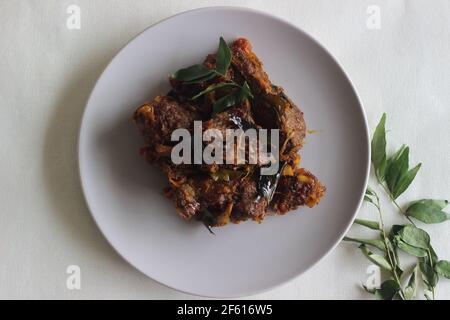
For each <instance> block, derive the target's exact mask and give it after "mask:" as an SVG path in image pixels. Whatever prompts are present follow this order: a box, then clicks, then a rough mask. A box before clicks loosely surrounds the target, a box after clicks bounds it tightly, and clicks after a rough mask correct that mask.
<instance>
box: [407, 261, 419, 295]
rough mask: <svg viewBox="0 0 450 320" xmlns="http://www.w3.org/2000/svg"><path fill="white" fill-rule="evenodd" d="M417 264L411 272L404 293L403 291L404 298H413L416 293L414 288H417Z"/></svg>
mask: <svg viewBox="0 0 450 320" xmlns="http://www.w3.org/2000/svg"><path fill="white" fill-rule="evenodd" d="M417 269H418V266H417V265H416V267H415V268H414V269H413V271H412V273H411V277H410V278H409V281H408V285H407V286H406V288H405V290H404V293H405V299H406V300H412V299H414V297H415V295H416V289H417V284H416V283H417V272H418V270H417Z"/></svg>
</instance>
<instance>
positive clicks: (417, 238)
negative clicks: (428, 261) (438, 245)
mask: <svg viewBox="0 0 450 320" xmlns="http://www.w3.org/2000/svg"><path fill="white" fill-rule="evenodd" d="M398 235H399V237H400V239H401V240H402V241H403V242H405V243H406V244H409V245H410V246H413V247H417V248H421V249H425V250H428V249H429V248H430V236H429V235H428V233H427V232H426V231H424V230H422V229H420V228H417V227H415V226H412V225H407V226H405V227H404V228H403V229H401V230H400V232H399V233H398Z"/></svg>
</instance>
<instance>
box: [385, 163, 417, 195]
mask: <svg viewBox="0 0 450 320" xmlns="http://www.w3.org/2000/svg"><path fill="white" fill-rule="evenodd" d="M421 166H422V164H421V163H419V164H418V165H417V166H415V167H414V168H412V169H411V170H409V171H408V172H406V173H405V174H404V175H403V176H401V177H400V179H399V181H398V182H397V184H396V185H395V190H394V191H393V192H392V196H393V197H394V199H397V198H398V197H399V196H400V195H401V194H402V193H403V192H405V191H406V189H408V187H409V185H410V184H411V182H413V180H414V178H415V177H416V174H417V172H418V171H419V169H420V167H421Z"/></svg>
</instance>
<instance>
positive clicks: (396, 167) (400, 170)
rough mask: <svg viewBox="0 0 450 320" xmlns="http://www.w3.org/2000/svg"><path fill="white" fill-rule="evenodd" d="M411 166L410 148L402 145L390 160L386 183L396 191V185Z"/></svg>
mask: <svg viewBox="0 0 450 320" xmlns="http://www.w3.org/2000/svg"><path fill="white" fill-rule="evenodd" d="M408 167H409V148H408V147H404V146H403V147H402V148H400V150H399V151H398V152H397V153H396V154H395V155H394V156H393V157H392V158H391V159H389V160H388V165H387V168H386V175H385V178H386V184H387V186H388V188H389V190H390V191H391V193H394V190H395V187H396V185H397V184H398V182H399V180H400V178H401V177H402V176H403V175H404V174H405V173H406V172H407V171H408Z"/></svg>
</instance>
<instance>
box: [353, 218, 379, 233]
mask: <svg viewBox="0 0 450 320" xmlns="http://www.w3.org/2000/svg"><path fill="white" fill-rule="evenodd" d="M354 223H355V224H359V225H361V226H364V227H367V228H370V229H372V230H380V224H379V223H378V222H377V221H371V220H363V219H355V221H354Z"/></svg>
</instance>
